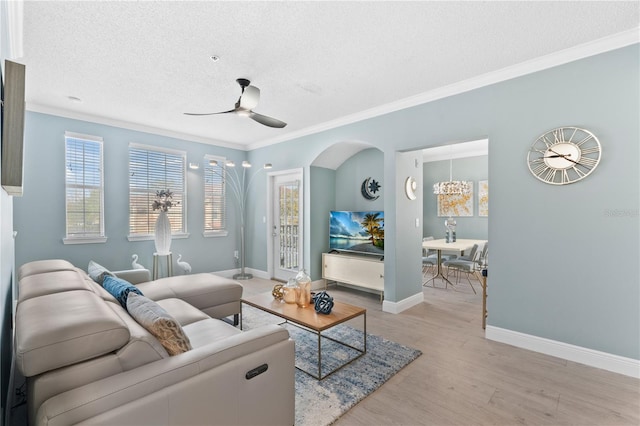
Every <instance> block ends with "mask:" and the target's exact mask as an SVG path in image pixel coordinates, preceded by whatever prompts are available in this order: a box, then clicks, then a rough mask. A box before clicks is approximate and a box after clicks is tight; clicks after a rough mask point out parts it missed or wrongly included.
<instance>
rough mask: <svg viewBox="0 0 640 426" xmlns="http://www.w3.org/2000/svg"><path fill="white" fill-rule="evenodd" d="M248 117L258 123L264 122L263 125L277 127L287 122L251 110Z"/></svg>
mask: <svg viewBox="0 0 640 426" xmlns="http://www.w3.org/2000/svg"><path fill="white" fill-rule="evenodd" d="M249 118H251V119H252V120H255V121H257V122H258V123H260V124H264V125H265V126H269V127H276V128H278V129H281V128H283V127H284V126H286V125H287V123H285V122H284V121H280V120H277V119H275V118H272V117H267V116H266V115H262V114H258V113H257V112H253V111H251V112H250V113H249Z"/></svg>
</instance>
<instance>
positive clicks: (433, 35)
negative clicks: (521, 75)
mask: <svg viewBox="0 0 640 426" xmlns="http://www.w3.org/2000/svg"><path fill="white" fill-rule="evenodd" d="M639 4H640V2H638V1H633V2H583V1H578V2H557V1H553V2H552V1H545V2H516V1H513V2H468V1H463V2H458V1H451V2H431V1H429V2H417V1H414V2H374V1H359V2H329V1H322V2H312V1H310V2H270V1H269V2H222V1H221V2H191V1H188V2H186V1H185V2H170V1H139V2H120V1H104V2H99V1H96V2H75V1H65V2H62V1H45V2H36V1H26V2H25V3H24V43H23V52H24V56H23V57H21V58H18V59H17V62H21V63H24V64H25V65H26V68H27V94H26V98H27V108H28V109H30V110H33V111H41V112H49V113H54V114H58V115H63V116H70V117H77V118H83V119H89V120H92V121H97V122H103V123H107V124H115V125H119V126H122V127H127V128H134V129H140V130H148V131H153V132H156V133H160V134H167V135H172V136H177V137H181V138H189V139H192V140H196V141H201V142H205V143H212V144H217V145H222V146H231V147H237V148H241V149H250V148H255V147H258V146H264V145H268V144H270V143H276V142H280V141H283V140H287V139H291V138H294V137H297V136H301V135H304V134H308V133H312V132H315V131H318V130H321V129H326V128H331V127H334V126H336V125H339V124H344V123H345V122H349V121H355V120H357V119H361V118H365V117H368V116H372V115H376V114H380V113H384V112H387V111H390V110H393V109H398V108H400V107H402V106H403V105H410V104H412V103H413V104H415V103H419V102H424V99H429V97H430V96H431V97H434V96H437V94H438V93H442V90H443V88H448V87H453V86H455V85H456V84H459V83H461V82H465V81H470V80H472V79H477V78H478V76H487V75H491V74H492V73H494V74H495V73H496V72H498V71H500V70H505V69H509V68H510V67H513V66H517V65H519V64H526V63H530V62H531V61H533V60H539V59H540V58H545V57H548V56H549V55H554V54H557V52H562V51H566V49H573V48H575V47H576V46H584V45H585V43H591V44H593V42H594V40H601V39H603V38H606V37H610V36H612V35H620V34H621V33H625V34H629V33H631V34H632V36H633V35H634V34H637V32H638V27H639V26H640V14H639V9H640V8H639ZM636 38H637V37H636ZM211 55H217V56H219V58H220V59H219V60H218V61H217V62H213V61H212V60H211V59H210V56H211ZM239 77H245V78H248V79H250V80H251V81H252V84H254V85H255V86H257V87H259V88H260V89H261V98H260V102H259V104H258V106H257V107H256V108H255V111H256V112H258V113H261V114H265V115H268V116H272V117H275V118H278V119H280V120H283V121H285V122H287V123H288V125H287V127H285V128H284V129H273V128H269V127H265V126H262V125H260V124H258V123H256V122H254V121H252V120H248V119H246V118H243V117H239V116H236V115H234V114H226V115H215V116H205V117H192V116H185V115H183V113H184V112H214V111H226V110H229V109H232V108H233V105H234V103H235V102H236V100H237V99H238V96H239V94H240V88H239V86H238V85H237V83H236V82H235V80H236V78H239ZM69 97H76V98H79V99H81V102H77V101H75V102H74V101H72V100H70V99H69Z"/></svg>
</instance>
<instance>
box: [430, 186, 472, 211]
mask: <svg viewBox="0 0 640 426" xmlns="http://www.w3.org/2000/svg"><path fill="white" fill-rule="evenodd" d="M437 197H438V216H441V217H449V216H473V185H471V192H469V193H468V194H455V195H445V194H439V195H437Z"/></svg>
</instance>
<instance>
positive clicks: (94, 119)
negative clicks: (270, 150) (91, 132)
mask: <svg viewBox="0 0 640 426" xmlns="http://www.w3.org/2000/svg"><path fill="white" fill-rule="evenodd" d="M26 109H27V111H31V112H39V113H42V114H49V115H55V116H58V117H64V118H70V119H73V120H81V121H88V122H91V123H97V124H104V125H106V126H113V127H119V128H122V129H129V130H135V131H138V132H144V133H151V134H153V135H159V136H167V137H170V138H175V139H182V140H187V141H191V142H198V143H203V144H207V145H215V146H219V147H223V148H231V149H238V150H241V151H247V146H245V145H240V144H234V143H230V142H225V141H221V140H217V139H209V138H203V137H201V136H196V135H190V134H188V133H182V132H176V131H173V130H167V129H160V128H158V127H153V126H145V125H144V124H137V123H132V122H129V121H123V120H117V119H113V118H107V117H101V116H97V115H92V114H84V113H81V112H77V111H70V110H66V109H61V108H53V107H50V106H46V105H40V104H34V103H29V102H28V103H27V105H26Z"/></svg>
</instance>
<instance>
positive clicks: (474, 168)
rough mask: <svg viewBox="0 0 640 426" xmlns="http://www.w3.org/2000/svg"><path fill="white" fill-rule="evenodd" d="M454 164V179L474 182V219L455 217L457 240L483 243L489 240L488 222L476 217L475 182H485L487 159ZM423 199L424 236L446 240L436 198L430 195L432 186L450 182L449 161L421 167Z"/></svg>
mask: <svg viewBox="0 0 640 426" xmlns="http://www.w3.org/2000/svg"><path fill="white" fill-rule="evenodd" d="M452 161H453V179H454V180H466V181H472V182H473V216H469V217H467V216H464V217H455V220H456V222H457V227H456V236H457V238H467V239H474V240H486V239H487V238H489V220H488V217H486V216H484V217H483V216H478V181H480V180H487V176H488V175H489V174H488V169H489V163H488V158H487V156H486V155H483V156H478V157H467V158H457V159H455V160H452ZM423 171H424V175H423V176H424V177H423V186H424V194H423V195H424V198H423V223H424V230H423V232H424V236H425V237H427V236H430V235H432V236H433V237H434V238H436V239H438V238H444V237H445V227H444V221H445V219H446V218H444V217H438V202H437V195H435V194H434V193H433V184H434V183H436V182H440V181H443V180H445V181H446V180H449V160H445V161H432V162H428V163H424V165H423Z"/></svg>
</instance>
